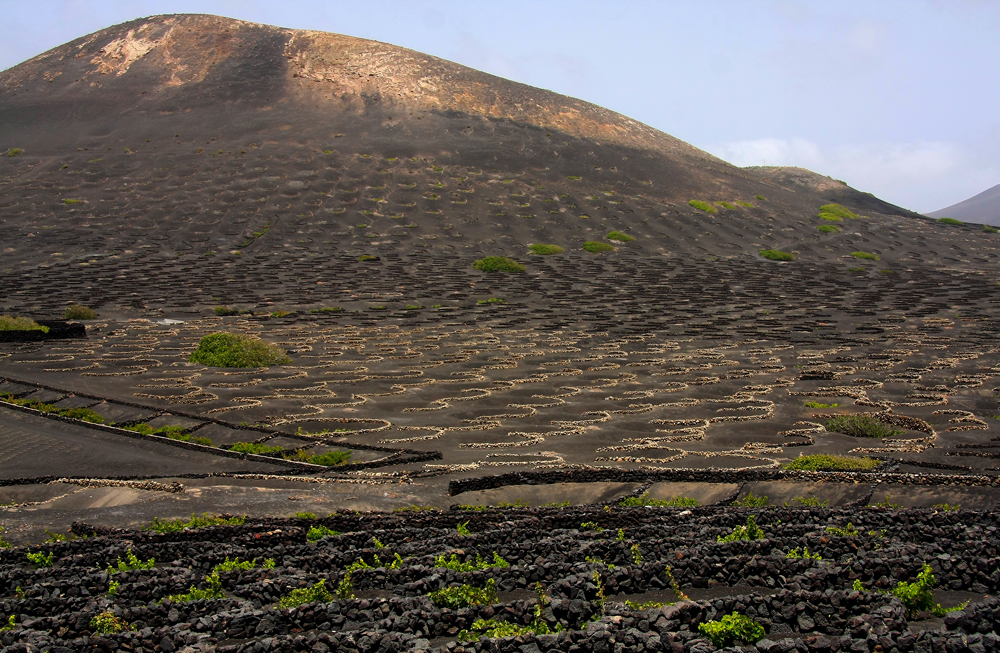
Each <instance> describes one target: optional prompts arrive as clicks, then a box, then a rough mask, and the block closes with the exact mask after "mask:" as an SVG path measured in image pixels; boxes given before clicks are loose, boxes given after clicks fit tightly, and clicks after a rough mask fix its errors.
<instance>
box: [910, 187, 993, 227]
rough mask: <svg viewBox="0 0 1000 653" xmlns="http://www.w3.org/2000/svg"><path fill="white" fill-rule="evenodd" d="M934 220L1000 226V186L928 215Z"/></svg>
mask: <svg viewBox="0 0 1000 653" xmlns="http://www.w3.org/2000/svg"><path fill="white" fill-rule="evenodd" d="M927 215H929V216H931V217H932V218H955V219H956V220H961V221H962V222H980V223H983V224H992V225H997V226H1000V184H997V185H996V186H994V187H993V188H987V189H986V190H984V191H983V192H981V193H979V194H978V195H973V196H972V197H970V198H969V199H967V200H962V201H961V202H959V203H958V204H952V205H951V206H949V207H946V208H943V209H940V210H938V211H934V212H933V213H928V214H927Z"/></svg>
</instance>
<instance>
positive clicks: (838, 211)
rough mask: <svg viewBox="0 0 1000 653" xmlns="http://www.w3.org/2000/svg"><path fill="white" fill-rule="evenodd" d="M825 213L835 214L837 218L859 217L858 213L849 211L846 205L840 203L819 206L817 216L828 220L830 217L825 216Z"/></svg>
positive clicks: (852, 218)
mask: <svg viewBox="0 0 1000 653" xmlns="http://www.w3.org/2000/svg"><path fill="white" fill-rule="evenodd" d="M826 215H833V216H837V217H838V218H848V219H849V220H857V219H859V218H861V216H860V215H858V214H857V213H855V212H854V211H851V210H850V209H849V208H847V207H846V206H841V205H840V204H824V205H823V206H821V207H819V217H821V218H823V219H824V220H829V219H830V218H825V217H824V216H826Z"/></svg>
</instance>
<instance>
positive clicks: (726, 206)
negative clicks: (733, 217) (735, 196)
mask: <svg viewBox="0 0 1000 653" xmlns="http://www.w3.org/2000/svg"><path fill="white" fill-rule="evenodd" d="M716 204H718V205H719V206H721V207H722V208H724V209H729V210H730V211H731V210H733V209H735V208H736V207H735V206H733V205H732V204H730V203H729V202H716Z"/></svg>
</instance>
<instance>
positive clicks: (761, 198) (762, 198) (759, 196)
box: [754, 195, 767, 202]
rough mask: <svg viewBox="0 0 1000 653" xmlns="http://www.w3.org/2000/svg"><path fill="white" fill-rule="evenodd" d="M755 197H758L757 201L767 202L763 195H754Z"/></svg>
mask: <svg viewBox="0 0 1000 653" xmlns="http://www.w3.org/2000/svg"><path fill="white" fill-rule="evenodd" d="M754 197H756V198H757V199H759V200H760V201H761V202H766V201H767V198H766V197H764V196H763V195H754Z"/></svg>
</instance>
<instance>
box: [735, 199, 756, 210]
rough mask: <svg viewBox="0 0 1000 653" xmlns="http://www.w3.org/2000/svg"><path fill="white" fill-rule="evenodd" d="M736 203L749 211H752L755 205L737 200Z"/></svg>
mask: <svg viewBox="0 0 1000 653" xmlns="http://www.w3.org/2000/svg"><path fill="white" fill-rule="evenodd" d="M736 203H737V204H739V205H740V206H744V207H746V208H748V209H752V208H753V204H751V203H750V202H744V201H743V200H736Z"/></svg>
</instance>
